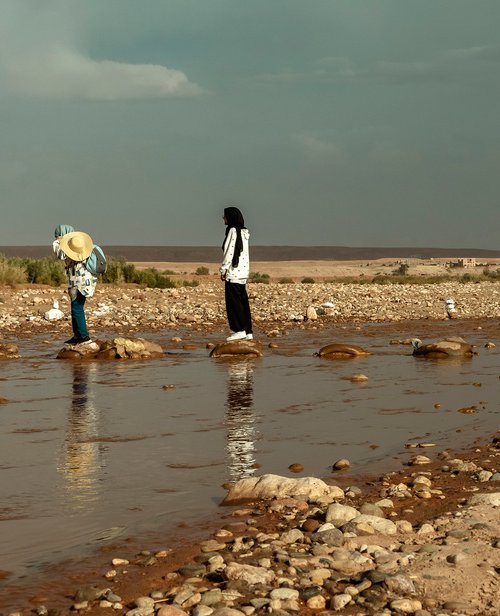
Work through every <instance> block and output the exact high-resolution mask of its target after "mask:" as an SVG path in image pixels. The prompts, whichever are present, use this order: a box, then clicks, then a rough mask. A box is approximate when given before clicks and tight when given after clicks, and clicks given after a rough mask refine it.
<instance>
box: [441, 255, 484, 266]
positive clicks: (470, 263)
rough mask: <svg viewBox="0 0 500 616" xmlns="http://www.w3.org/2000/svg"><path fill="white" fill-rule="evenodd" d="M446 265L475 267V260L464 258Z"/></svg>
mask: <svg viewBox="0 0 500 616" xmlns="http://www.w3.org/2000/svg"><path fill="white" fill-rule="evenodd" d="M446 265H448V267H476V265H477V264H476V259H474V258H469V257H464V258H462V259H458V260H457V261H449V262H448V263H447V264H446Z"/></svg>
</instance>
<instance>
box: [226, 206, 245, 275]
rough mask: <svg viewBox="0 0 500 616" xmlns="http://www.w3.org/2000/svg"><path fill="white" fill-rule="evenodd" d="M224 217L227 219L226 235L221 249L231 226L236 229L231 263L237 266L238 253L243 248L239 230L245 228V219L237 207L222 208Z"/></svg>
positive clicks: (238, 260)
mask: <svg viewBox="0 0 500 616" xmlns="http://www.w3.org/2000/svg"><path fill="white" fill-rule="evenodd" d="M224 217H225V219H226V221H227V227H226V235H225V236H224V242H223V243H222V249H223V250H224V244H225V242H226V238H227V234H228V233H229V230H230V229H231V228H234V229H236V244H235V246H234V254H233V260H232V261H231V265H232V266H233V267H238V263H239V262H240V254H241V251H242V250H243V240H242V239H241V230H242V229H245V228H246V227H245V221H244V220H243V214H242V213H241V212H240V210H239V209H238V208H237V207H226V208H224Z"/></svg>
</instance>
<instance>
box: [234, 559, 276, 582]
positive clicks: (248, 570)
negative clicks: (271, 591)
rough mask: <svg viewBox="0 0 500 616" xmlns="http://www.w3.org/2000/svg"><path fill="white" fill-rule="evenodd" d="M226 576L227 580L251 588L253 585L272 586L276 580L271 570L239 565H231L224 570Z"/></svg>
mask: <svg viewBox="0 0 500 616" xmlns="http://www.w3.org/2000/svg"><path fill="white" fill-rule="evenodd" d="M224 576H225V577H226V579H227V580H239V581H242V582H244V583H246V584H248V585H250V586H251V585H253V584H270V583H271V582H273V581H274V578H275V575H274V572H273V571H270V570H269V569H264V568H263V567H254V566H252V565H240V564H238V563H229V565H228V566H227V567H226V568H225V569H224Z"/></svg>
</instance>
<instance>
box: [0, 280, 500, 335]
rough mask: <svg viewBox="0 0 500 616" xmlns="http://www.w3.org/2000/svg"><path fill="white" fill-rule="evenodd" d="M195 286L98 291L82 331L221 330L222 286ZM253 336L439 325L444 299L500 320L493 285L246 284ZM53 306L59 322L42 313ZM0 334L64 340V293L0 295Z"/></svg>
mask: <svg viewBox="0 0 500 616" xmlns="http://www.w3.org/2000/svg"><path fill="white" fill-rule="evenodd" d="M199 283H200V284H199V285H198V286H197V287H181V288H172V289H148V288H138V287H137V286H135V285H132V286H129V287H123V286H122V287H120V286H114V285H103V284H100V285H98V287H97V291H96V294H95V296H94V297H93V298H91V299H90V300H89V301H88V302H87V304H86V314H87V319H88V323H89V328H90V330H91V331H92V332H96V334H98V333H99V332H100V331H107V332H120V333H122V334H123V335H126V334H127V333H129V332H137V331H143V332H144V331H160V330H175V329H177V328H179V327H183V328H189V329H192V330H193V331H198V332H202V331H206V332H213V331H217V330H221V329H222V328H224V327H225V323H226V321H225V306H224V293H223V286H222V284H221V282H220V281H219V280H214V277H213V276H208V277H200V278H199ZM248 291H249V296H250V302H251V307H252V317H253V321H254V325H255V327H254V330H255V332H256V333H257V334H258V335H264V336H266V335H269V334H270V333H272V332H274V333H275V332H278V333H279V332H282V331H283V330H286V329H290V328H296V327H306V328H308V327H314V328H324V327H329V326H331V325H335V324H345V323H375V322H395V323H397V322H400V321H405V320H432V321H439V320H446V319H447V313H446V310H445V300H446V299H453V300H454V302H455V305H456V307H457V312H456V316H457V318H459V319H467V320H469V319H492V318H493V319H495V318H500V285H498V284H496V283H490V282H481V283H477V284H474V283H467V284H464V283H460V282H456V281H454V282H445V283H439V284H421V285H420V284H419V285H405V284H384V285H380V284H339V283H303V284H301V283H286V284H249V285H248ZM54 300H58V302H59V305H60V308H61V309H62V311H63V312H64V315H65V316H64V319H63V320H61V321H47V320H46V319H45V318H44V314H45V313H46V312H47V311H48V310H49V309H50V308H51V307H52V304H53V302H54ZM0 307H1V311H0V335H1V336H2V337H4V338H5V337H9V336H13V335H16V336H31V335H33V334H36V333H42V332H50V333H59V332H61V335H64V334H65V333H67V332H68V331H69V328H70V323H69V320H70V314H69V302H68V297H67V294H66V293H65V289H64V288H53V287H42V286H34V285H27V286H24V287H20V288H16V289H11V288H8V287H3V288H2V289H1V290H0Z"/></svg>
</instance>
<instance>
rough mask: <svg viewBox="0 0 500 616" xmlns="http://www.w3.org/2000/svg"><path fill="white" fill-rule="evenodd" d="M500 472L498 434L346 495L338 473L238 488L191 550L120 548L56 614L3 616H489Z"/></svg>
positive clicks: (493, 610)
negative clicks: (216, 522) (465, 451)
mask: <svg viewBox="0 0 500 616" xmlns="http://www.w3.org/2000/svg"><path fill="white" fill-rule="evenodd" d="M430 445H431V444H429V443H418V444H415V445H414V446H415V447H419V446H420V450H421V451H422V449H425V451H426V452H428V451H429V450H430V449H426V447H427V446H430ZM499 462H500V435H498V434H497V435H496V436H494V437H493V439H492V440H491V441H490V442H489V443H488V444H486V445H483V446H482V447H478V448H476V449H474V450H472V451H471V452H469V453H468V454H467V455H461V456H460V457H457V456H456V455H452V454H450V452H448V451H442V452H441V453H440V454H439V455H437V456H436V457H435V459H434V460H432V459H431V457H428V456H426V455H421V454H416V455H414V456H413V457H412V458H411V459H410V461H409V464H408V466H407V467H404V468H402V469H400V470H399V471H395V472H391V473H388V474H386V475H384V476H382V477H380V478H378V479H376V480H375V479H373V478H359V479H358V480H357V481H350V482H349V483H348V485H344V486H342V487H340V486H339V485H333V484H334V483H337V484H339V483H340V484H342V483H346V482H345V480H344V482H342V479H341V476H342V473H341V472H340V473H338V472H337V473H335V472H334V473H332V477H331V478H330V481H328V483H324V482H322V481H321V480H319V479H316V478H306V477H303V478H300V479H297V480H294V479H290V478H288V479H285V478H280V477H277V476H272V475H271V476H262V477H260V478H257V479H256V478H252V479H249V480H241V481H240V482H239V483H238V484H236V485H235V486H228V489H229V494H228V499H229V500H231V499H232V498H234V497H236V496H246V497H247V498H246V499H245V501H244V502H242V503H240V504H239V505H238V506H233V507H231V509H230V511H229V512H228V513H227V514H225V515H224V516H221V518H220V520H219V525H218V526H217V528H215V529H214V531H213V534H211V536H206V537H205V539H204V540H201V541H196V542H194V543H193V544H192V545H190V546H189V548H188V549H187V550H186V549H184V550H182V551H181V550H172V549H170V548H169V546H161V545H158V546H157V549H147V550H141V551H140V552H139V553H130V548H126V547H122V548H121V549H120V551H119V552H117V553H115V554H113V555H112V556H110V557H109V560H108V562H107V563H104V562H102V563H101V565H100V569H101V572H100V575H99V576H98V577H97V579H96V578H94V579H89V580H87V583H86V584H82V585H80V586H79V587H77V588H73V589H72V590H71V591H70V590H69V589H66V591H67V592H66V593H65V594H66V595H67V599H65V600H61V598H60V597H59V599H58V600H57V601H56V600H54V605H51V602H50V598H49V597H48V596H45V597H44V596H43V595H40V594H38V596H32V597H31V598H30V601H31V604H32V607H31V608H25V609H23V610H21V611H10V612H2V614H8V615H9V616H19V615H22V614H27V613H36V614H38V615H39V616H66V615H69V614H71V613H76V614H89V615H96V616H97V615H101V614H103V615H104V614H126V615H127V616H153V615H155V616H251V615H253V614H255V615H260V614H273V615H275V616H293V615H295V614H304V615H312V614H317V615H319V616H327V615H330V614H331V615H333V614H352V615H354V614H355V615H358V616H362V615H366V616H368V615H374V616H375V615H376V616H392V615H394V616H396V615H401V614H414V615H415V616H432V615H436V616H439V615H443V616H444V615H451V614H453V615H456V616H458V615H461V614H464V615H470V614H474V615H485V616H490V615H491V616H493V615H496V614H498V605H499V601H500V584H499V579H498V576H499V573H500V517H499V515H498V511H499V508H500V492H499V491H498V485H499V484H498V481H499V480H500V472H499V471H500V464H499ZM244 484H246V485H244ZM244 490H247V492H246V493H245V492H244ZM248 490H249V492H248ZM252 491H253V493H254V495H258V496H259V497H260V498H256V496H255V497H254V498H252V497H251V495H252ZM270 493H273V494H274V497H273V498H262V497H263V496H265V495H266V494H267V495H269V494H270ZM60 585H61V586H65V584H64V582H63V581H62V580H61V581H60ZM66 586H67V583H66ZM31 590H33V589H31ZM61 603H63V605H62V604H61Z"/></svg>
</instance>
